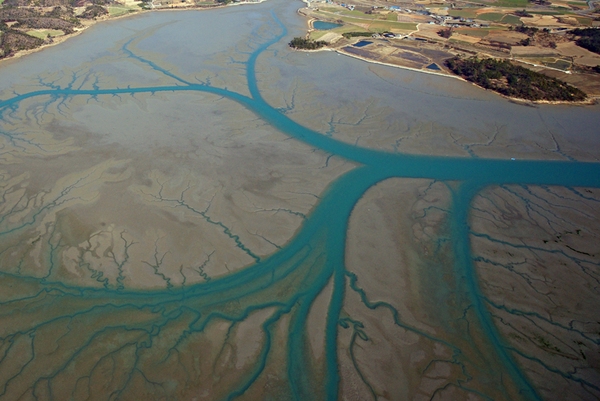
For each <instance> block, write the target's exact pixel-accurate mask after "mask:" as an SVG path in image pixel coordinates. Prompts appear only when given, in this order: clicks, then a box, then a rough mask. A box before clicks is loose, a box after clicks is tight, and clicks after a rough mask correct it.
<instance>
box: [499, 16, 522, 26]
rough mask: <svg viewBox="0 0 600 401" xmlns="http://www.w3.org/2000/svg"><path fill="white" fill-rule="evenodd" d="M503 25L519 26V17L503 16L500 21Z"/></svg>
mask: <svg viewBox="0 0 600 401" xmlns="http://www.w3.org/2000/svg"><path fill="white" fill-rule="evenodd" d="M500 22H502V23H504V24H511V25H521V24H522V22H521V19H520V18H519V17H517V16H516V15H510V14H506V15H505V16H504V18H502V21H500Z"/></svg>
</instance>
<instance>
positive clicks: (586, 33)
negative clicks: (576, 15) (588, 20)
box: [572, 28, 600, 54]
mask: <svg viewBox="0 0 600 401" xmlns="http://www.w3.org/2000/svg"><path fill="white" fill-rule="evenodd" d="M572 33H573V34H574V35H576V36H579V39H577V41H576V42H575V43H577V46H581V47H583V48H584V49H588V50H589V51H591V52H594V53H598V54H600V29H598V28H586V29H575V30H573V32H572Z"/></svg>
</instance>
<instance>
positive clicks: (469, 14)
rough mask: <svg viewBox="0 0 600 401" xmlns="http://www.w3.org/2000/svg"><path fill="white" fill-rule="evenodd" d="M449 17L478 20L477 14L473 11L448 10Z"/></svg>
mask: <svg viewBox="0 0 600 401" xmlns="http://www.w3.org/2000/svg"><path fill="white" fill-rule="evenodd" d="M448 15H450V16H452V17H463V18H477V13H476V12H475V11H471V10H448Z"/></svg>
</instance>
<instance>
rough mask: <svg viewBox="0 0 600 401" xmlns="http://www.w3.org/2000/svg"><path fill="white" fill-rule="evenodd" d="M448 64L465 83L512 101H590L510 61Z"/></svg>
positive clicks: (474, 60)
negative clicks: (488, 90) (515, 99)
mask: <svg viewBox="0 0 600 401" xmlns="http://www.w3.org/2000/svg"><path fill="white" fill-rule="evenodd" d="M445 64H446V66H447V67H448V68H449V69H450V70H451V71H452V72H454V73H455V74H457V75H460V76H461V77H463V78H465V79H466V80H468V81H471V82H473V83H475V84H477V85H479V86H481V87H483V88H486V89H491V90H493V91H495V92H498V93H500V94H502V95H505V96H509V97H513V98H519V99H526V100H548V101H582V100H585V99H586V97H587V95H586V94H585V93H584V92H582V91H581V90H579V89H577V88H575V87H573V86H571V85H569V84H567V83H566V82H563V81H560V80H558V79H556V78H552V77H548V76H546V75H544V74H540V73H538V72H535V71H531V70H529V69H527V68H524V67H521V66H518V65H514V64H512V63H511V62H510V61H508V60H496V59H492V58H485V59H478V58H475V57H472V58H469V59H461V58H459V57H454V58H451V59H448V60H446V63H445Z"/></svg>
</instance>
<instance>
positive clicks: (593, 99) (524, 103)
mask: <svg viewBox="0 0 600 401" xmlns="http://www.w3.org/2000/svg"><path fill="white" fill-rule="evenodd" d="M301 51H307V52H319V51H334V52H336V53H338V54H341V55H343V56H347V57H352V58H355V59H358V60H362V61H364V62H367V63H371V64H379V65H384V66H387V67H395V68H401V69H404V70H409V71H414V72H420V73H423V74H429V75H437V76H440V77H446V78H454V79H458V80H459V81H463V82H467V83H469V84H471V85H473V86H475V87H477V88H479V89H481V90H484V91H487V92H491V93H494V94H496V95H498V96H500V97H503V98H504V99H507V100H508V101H510V102H512V103H515V104H519V105H522V106H536V105H538V104H547V105H573V106H591V105H595V104H597V103H598V101H599V100H600V98H599V97H596V96H590V95H588V98H587V99H586V100H582V101H577V102H570V101H566V100H528V99H521V98H518V97H510V96H505V95H503V94H501V93H498V92H496V91H493V90H491V89H486V88H483V87H481V86H479V85H477V84H475V83H473V82H471V81H469V80H467V79H464V78H463V77H461V76H459V75H450V74H442V73H439V72H435V71H425V70H423V69H417V68H412V67H406V66H402V65H396V64H390V63H384V62H382V61H377V60H372V59H369V58H366V57H361V56H357V55H356V54H352V53H346V52H344V51H343V50H341V49H331V48H326V49H317V50H301Z"/></svg>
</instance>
